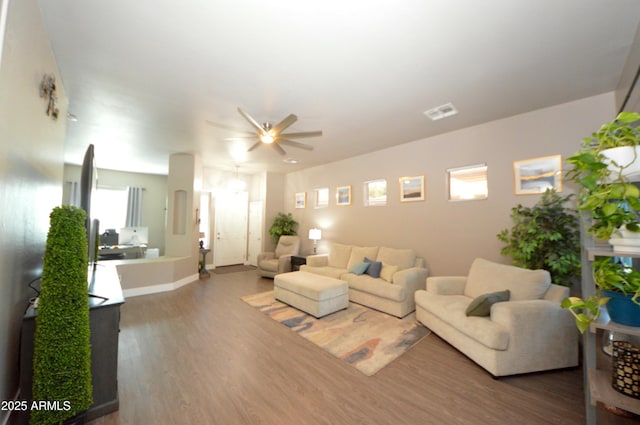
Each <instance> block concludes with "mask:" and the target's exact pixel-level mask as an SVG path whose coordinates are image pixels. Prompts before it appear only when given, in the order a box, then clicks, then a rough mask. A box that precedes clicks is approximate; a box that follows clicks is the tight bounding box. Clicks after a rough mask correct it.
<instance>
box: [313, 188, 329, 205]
mask: <svg viewBox="0 0 640 425" xmlns="http://www.w3.org/2000/svg"><path fill="white" fill-rule="evenodd" d="M315 194H316V205H315V207H316V208H324V207H328V206H329V188H328V187H323V188H320V189H316V190H315Z"/></svg>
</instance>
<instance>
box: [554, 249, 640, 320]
mask: <svg viewBox="0 0 640 425" xmlns="http://www.w3.org/2000/svg"><path fill="white" fill-rule="evenodd" d="M592 270H593V281H594V283H595V285H596V288H597V291H596V293H595V294H594V295H591V296H590V297H587V299H585V300H583V299H582V298H579V297H569V298H565V299H564V300H563V301H562V307H563V308H566V309H568V310H569V311H571V314H573V316H574V317H575V319H576V325H577V326H578V329H579V330H580V332H582V333H584V331H585V330H587V329H588V328H589V324H590V323H591V322H593V321H594V320H597V319H598V317H600V309H601V307H602V306H604V305H605V304H608V303H609V301H610V300H612V299H616V300H618V298H624V299H626V300H628V302H629V303H631V305H630V306H629V307H630V308H631V309H632V310H631V311H632V312H633V311H635V313H631V315H632V316H636V315H640V272H638V271H637V270H634V269H632V268H630V267H626V266H625V265H624V264H622V263H621V262H617V261H615V259H614V258H610V257H602V258H599V259H597V260H596V261H594V262H593V264H592ZM617 302H619V301H617ZM617 307H618V306H617ZM625 308H626V307H625ZM609 314H610V315H611V320H613V321H616V322H620V323H622V324H629V325H632V326H633V323H625V320H626V318H625V317H624V316H622V317H621V319H622V320H620V318H618V317H619V316H617V314H618V312H617V309H612V308H611V307H610V308H609ZM623 314H624V313H623ZM636 326H637V325H636Z"/></svg>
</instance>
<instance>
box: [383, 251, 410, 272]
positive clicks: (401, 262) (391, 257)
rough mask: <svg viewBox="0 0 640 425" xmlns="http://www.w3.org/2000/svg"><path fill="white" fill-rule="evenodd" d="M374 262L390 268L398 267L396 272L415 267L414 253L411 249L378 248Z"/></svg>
mask: <svg viewBox="0 0 640 425" xmlns="http://www.w3.org/2000/svg"><path fill="white" fill-rule="evenodd" d="M376 260H377V261H381V262H383V263H385V264H390V265H392V266H398V270H404V269H408V268H411V267H413V266H414V265H415V263H416V253H415V251H414V250H413V249H395V248H386V247H380V250H379V251H378V257H377V258H376Z"/></svg>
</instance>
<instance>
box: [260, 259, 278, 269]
mask: <svg viewBox="0 0 640 425" xmlns="http://www.w3.org/2000/svg"><path fill="white" fill-rule="evenodd" d="M258 266H260V268H261V269H262V270H265V271H268V272H277V271H278V259H277V258H276V259H270V260H261V261H260V264H258Z"/></svg>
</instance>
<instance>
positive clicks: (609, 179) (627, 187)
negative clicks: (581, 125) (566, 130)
mask: <svg viewBox="0 0 640 425" xmlns="http://www.w3.org/2000/svg"><path fill="white" fill-rule="evenodd" d="M638 123H640V114H638V113H635V112H622V113H620V114H619V115H618V116H617V117H616V119H615V120H613V121H611V122H608V123H605V124H603V125H602V126H601V127H600V129H599V130H598V131H597V132H595V133H593V135H592V137H588V138H585V139H583V144H582V148H581V149H580V150H579V151H578V152H576V153H575V154H574V155H573V156H571V157H570V158H567V162H568V163H569V164H571V166H572V168H571V169H570V170H569V171H568V173H567V178H568V179H569V180H571V181H573V182H575V183H577V184H578V186H579V187H580V193H579V197H578V209H579V210H582V211H589V212H590V214H591V219H592V223H591V225H590V227H589V229H588V230H589V232H590V233H592V234H593V235H594V236H595V237H597V238H601V239H608V238H610V237H611V235H612V234H614V232H616V233H617V232H619V231H620V229H623V230H624V229H625V228H626V230H629V231H631V232H640V224H639V222H640V218H639V212H640V200H639V198H640V189H638V187H637V186H636V185H634V184H633V183H631V180H630V177H629V174H630V173H631V174H632V175H636V176H638V172H637V168H636V167H638V164H640V162H636V161H635V159H637V157H638V153H637V150H636V149H635V147H637V146H638V145H640V129H638V127H637V124H638ZM620 149H622V150H624V151H626V152H628V156H627V157H626V158H627V159H623V156H621V155H620V152H621V151H620Z"/></svg>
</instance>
